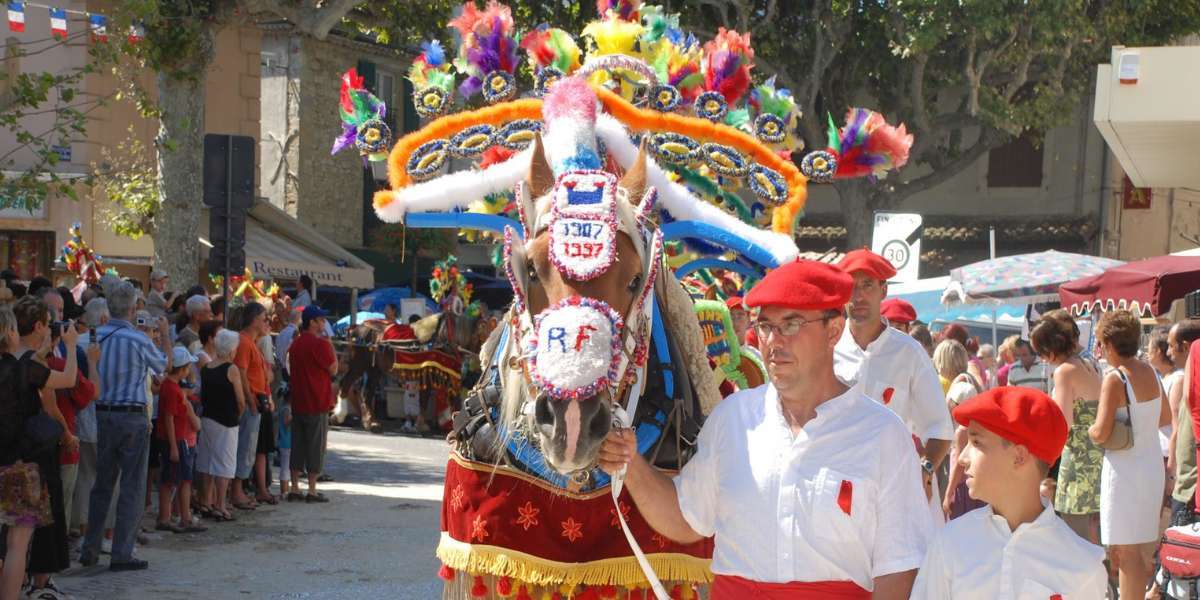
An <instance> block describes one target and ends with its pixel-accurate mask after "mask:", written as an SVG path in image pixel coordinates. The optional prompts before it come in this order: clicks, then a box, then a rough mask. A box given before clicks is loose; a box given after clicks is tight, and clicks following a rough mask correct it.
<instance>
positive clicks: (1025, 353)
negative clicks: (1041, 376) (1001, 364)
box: [1016, 346, 1035, 369]
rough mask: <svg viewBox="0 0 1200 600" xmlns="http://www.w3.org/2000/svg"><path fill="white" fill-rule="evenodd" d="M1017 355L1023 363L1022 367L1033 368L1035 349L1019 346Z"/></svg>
mask: <svg viewBox="0 0 1200 600" xmlns="http://www.w3.org/2000/svg"><path fill="white" fill-rule="evenodd" d="M1016 354H1017V360H1019V361H1021V366H1023V367H1025V368H1026V369H1028V368H1029V367H1032V366H1033V360H1034V358H1035V357H1034V356H1033V348H1030V347H1029V346H1017V349H1016Z"/></svg>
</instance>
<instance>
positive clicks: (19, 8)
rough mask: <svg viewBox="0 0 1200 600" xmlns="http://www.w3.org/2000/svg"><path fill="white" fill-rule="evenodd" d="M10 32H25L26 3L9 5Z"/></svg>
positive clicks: (11, 3) (10, 3)
mask: <svg viewBox="0 0 1200 600" xmlns="http://www.w3.org/2000/svg"><path fill="white" fill-rule="evenodd" d="M8 30H9V31H17V32H21V31H25V3H24V2H9V3H8Z"/></svg>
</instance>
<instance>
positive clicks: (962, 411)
mask: <svg viewBox="0 0 1200 600" xmlns="http://www.w3.org/2000/svg"><path fill="white" fill-rule="evenodd" d="M954 420H955V421H957V422H958V423H959V424H960V425H963V426H966V425H969V424H970V422H971V421H975V422H977V423H979V424H980V425H981V426H983V428H984V429H987V430H988V431H991V432H992V433H995V434H996V435H998V436H1000V437H1002V438H1004V439H1006V440H1008V441H1010V442H1012V443H1014V444H1020V445H1022V446H1025V447H1026V448H1029V452H1030V453H1032V454H1033V455H1034V456H1036V457H1038V458H1039V459H1041V460H1042V462H1044V463H1046V464H1049V465H1052V464H1054V461H1056V460H1058V457H1059V455H1061V454H1062V450H1063V445H1064V444H1066V443H1067V420H1066V418H1064V417H1063V414H1062V411H1061V410H1059V408H1058V405H1057V404H1055V403H1054V401H1053V400H1051V399H1050V396H1047V395H1046V394H1044V393H1042V392H1041V391H1039V390H1035V389H1033V388H1027V387H1013V386H1009V387H998V388H993V389H990V390H988V391H986V392H984V393H982V394H979V395H978V396H975V397H974V398H971V399H970V400H967V401H966V402H963V403H962V404H959V405H958V406H957V407H956V408H955V409H954Z"/></svg>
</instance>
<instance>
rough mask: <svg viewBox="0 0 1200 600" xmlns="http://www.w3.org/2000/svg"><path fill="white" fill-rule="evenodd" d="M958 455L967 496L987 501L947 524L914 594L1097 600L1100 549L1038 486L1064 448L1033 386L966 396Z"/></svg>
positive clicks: (958, 599) (1057, 422) (1053, 409)
mask: <svg viewBox="0 0 1200 600" xmlns="http://www.w3.org/2000/svg"><path fill="white" fill-rule="evenodd" d="M954 420H955V421H957V422H958V423H959V424H960V425H962V426H964V427H966V428H967V436H968V440H969V441H968V444H967V447H966V448H965V449H964V450H963V452H962V453H961V454H959V458H958V460H959V464H961V465H962V466H963V467H964V468H965V469H966V470H967V489H968V490H969V492H970V494H971V497H972V498H975V499H977V500H982V501H984V502H987V503H988V506H985V507H983V508H979V509H976V510H973V511H971V512H969V513H967V514H965V515H963V516H961V517H959V518H957V519H955V520H953V521H951V522H950V523H949V524H947V525H946V527H945V528H943V529H942V531H941V532H940V533H939V534H938V536H937V538H936V539H935V540H934V542H933V544H932V545H931V546H930V547H929V551H928V553H926V555H925V562H924V563H923V564H922V565H921V570H920V572H919V573H918V575H917V581H916V584H915V585H914V586H913V592H912V598H914V599H918V598H919V599H920V600H943V599H945V600H949V599H950V598H953V599H954V600H977V599H978V600H984V599H987V600H993V599H996V598H1014V599H1016V598H1048V599H1051V600H1053V599H1058V600H1096V599H1099V598H1104V597H1105V594H1106V593H1107V588H1108V576H1107V573H1106V571H1105V569H1104V564H1103V561H1104V551H1103V550H1102V549H1101V548H1099V547H1098V546H1094V545H1092V544H1090V543H1088V542H1086V541H1084V540H1083V538H1081V537H1079V536H1078V535H1076V534H1075V532H1073V531H1071V528H1070V527H1068V526H1067V524H1066V523H1065V522H1064V521H1063V520H1062V519H1060V518H1058V516H1057V515H1055V514H1054V507H1053V506H1049V505H1046V504H1044V503H1043V501H1042V497H1041V495H1040V494H1039V486H1040V484H1041V481H1042V479H1043V478H1045V476H1046V473H1047V472H1048V471H1049V470H1050V465H1052V464H1053V463H1054V461H1056V460H1058V457H1059V455H1060V454H1062V449H1063V445H1064V444H1065V443H1066V441H1067V421H1066V419H1065V418H1063V415H1062V412H1061V411H1060V410H1059V408H1058V406H1057V405H1055V404H1054V401H1053V400H1051V399H1050V397H1049V396H1047V395H1046V394H1044V393H1042V392H1040V391H1038V390H1035V389H1031V388H1024V387H999V388H995V389H992V390H989V391H987V392H984V393H982V394H979V395H978V396H975V397H974V398H972V399H970V400H968V401H966V402H963V403H962V404H960V405H958V407H957V408H955V409H954Z"/></svg>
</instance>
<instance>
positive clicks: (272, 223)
mask: <svg viewBox="0 0 1200 600" xmlns="http://www.w3.org/2000/svg"><path fill="white" fill-rule="evenodd" d="M204 214H205V218H204V219H202V221H201V228H202V231H201V235H200V245H201V247H202V250H201V253H202V254H203V255H204V256H203V258H204V259H205V260H207V259H208V250H209V249H210V248H212V243H210V242H209V239H208V218H207V217H208V210H207V209H205V212H204ZM245 250H246V267H247V268H249V269H250V271H251V272H252V273H253V274H254V276H255V277H261V278H271V279H274V280H287V281H294V280H296V279H299V278H300V276H301V275H308V276H309V277H311V278H312V280H313V281H314V282H315V283H316V284H317V285H318V286H322V287H344V288H372V287H375V270H374V268H373V267H372V266H371V265H369V264H367V263H366V262H365V261H363V260H362V259H360V258H358V257H357V256H355V255H353V254H351V253H350V252H349V251H348V250H346V249H345V248H342V247H341V246H339V245H338V244H336V243H334V242H333V241H331V240H329V239H328V238H326V237H325V236H323V235H321V234H320V233H319V232H317V230H315V229H313V228H312V227H309V226H308V225H305V224H304V223H301V222H300V221H298V220H296V219H295V218H293V217H292V216H291V215H289V214H287V213H286V212H284V211H282V210H280V209H279V208H276V207H275V206H274V205H272V204H270V203H269V202H263V201H259V202H256V203H255V204H254V208H252V209H250V211H249V213H248V214H247V218H246V245H245Z"/></svg>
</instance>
